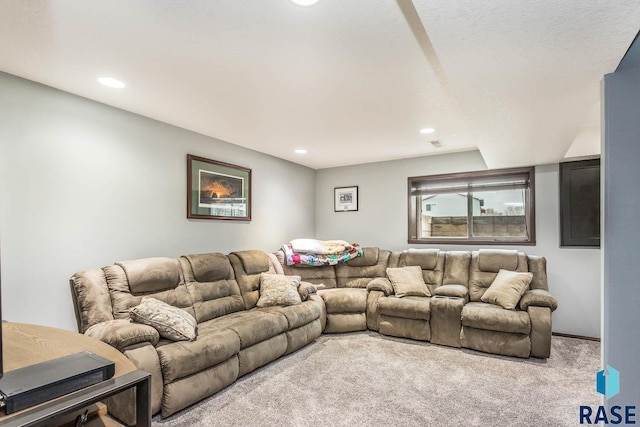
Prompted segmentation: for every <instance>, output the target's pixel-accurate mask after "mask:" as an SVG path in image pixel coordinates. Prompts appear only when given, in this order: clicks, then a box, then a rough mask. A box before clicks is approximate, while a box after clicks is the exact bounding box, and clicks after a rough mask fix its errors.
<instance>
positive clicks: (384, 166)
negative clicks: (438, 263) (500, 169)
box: [316, 151, 600, 337]
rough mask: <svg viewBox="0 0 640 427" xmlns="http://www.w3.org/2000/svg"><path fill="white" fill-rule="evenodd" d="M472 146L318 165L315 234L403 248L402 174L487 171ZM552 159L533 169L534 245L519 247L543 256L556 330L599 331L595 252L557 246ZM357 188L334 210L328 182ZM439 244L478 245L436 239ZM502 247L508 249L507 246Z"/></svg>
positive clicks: (555, 172) (555, 173) (555, 168)
mask: <svg viewBox="0 0 640 427" xmlns="http://www.w3.org/2000/svg"><path fill="white" fill-rule="evenodd" d="M486 168H487V167H486V165H485V163H484V161H483V159H482V156H481V155H480V153H479V152H477V151H471V152H464V153H455V154H445V155H440V156H430V157H421V158H413V159H403V160H395V161H389V162H379V163H370V164H364V165H355V166H348V167H340V168H330V169H322V170H319V171H317V176H316V236H317V237H318V238H320V239H344V240H349V241H352V242H357V243H360V244H361V245H363V246H380V247H383V248H386V249H390V250H402V249H406V248H408V247H429V246H428V245H408V244H407V234H408V223H407V178H408V177H410V176H421V175H434V174H440V173H454V172H466V171H475V170H485V169H486ZM558 179H559V178H558V165H557V164H556V165H543V166H538V167H536V233H537V236H536V241H537V244H536V246H522V247H517V249H519V250H522V251H524V252H526V253H530V254H533V255H542V256H544V257H546V258H547V263H548V265H547V273H548V276H549V288H550V290H551V292H552V293H553V294H554V295H555V296H556V297H557V298H558V301H559V308H558V310H556V312H555V313H554V315H553V330H554V331H555V332H561V333H567V334H575V335H582V336H589V337H599V336H600V250H599V249H568V248H560V231H559V185H558ZM355 185H357V186H358V187H359V210H358V211H357V212H334V211H333V188H334V187H343V186H355ZM437 247H439V248H441V249H443V250H475V249H478V247H477V246H457V245H438V246H437ZM505 248H514V247H507V246H505Z"/></svg>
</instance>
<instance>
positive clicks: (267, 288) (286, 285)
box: [256, 273, 302, 307]
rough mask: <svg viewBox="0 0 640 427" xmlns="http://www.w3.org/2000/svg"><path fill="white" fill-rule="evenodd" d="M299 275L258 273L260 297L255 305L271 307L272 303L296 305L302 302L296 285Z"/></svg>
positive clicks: (298, 284)
mask: <svg viewBox="0 0 640 427" xmlns="http://www.w3.org/2000/svg"><path fill="white" fill-rule="evenodd" d="M299 286H300V276H283V275H280V274H269V273H262V274H260V298H259V299H258V302H257V304H256V306H258V307H271V306H274V305H282V306H287V305H296V304H300V303H302V300H301V299H300V294H299V293H298V287H299Z"/></svg>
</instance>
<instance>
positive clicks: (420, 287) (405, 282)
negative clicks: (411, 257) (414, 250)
mask: <svg viewBox="0 0 640 427" xmlns="http://www.w3.org/2000/svg"><path fill="white" fill-rule="evenodd" d="M387 277H388V278H389V281H390V282H391V285H393V292H394V293H395V294H396V296H397V297H398V298H402V297H405V296H406V297H408V296H416V297H430V296H431V292H429V288H428V287H427V284H426V283H424V278H423V277H422V269H421V268H420V267H418V266H417V265H414V266H411V267H399V268H387Z"/></svg>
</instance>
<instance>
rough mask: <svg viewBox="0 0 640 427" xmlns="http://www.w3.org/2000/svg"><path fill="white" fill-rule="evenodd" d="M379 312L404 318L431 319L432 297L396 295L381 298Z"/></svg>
mask: <svg viewBox="0 0 640 427" xmlns="http://www.w3.org/2000/svg"><path fill="white" fill-rule="evenodd" d="M378 312H379V313H380V314H382V315H385V316H393V317H402V318H404V319H414V320H429V318H430V317H431V298H428V297H403V298H397V297H394V296H391V297H385V298H380V300H379V302H378Z"/></svg>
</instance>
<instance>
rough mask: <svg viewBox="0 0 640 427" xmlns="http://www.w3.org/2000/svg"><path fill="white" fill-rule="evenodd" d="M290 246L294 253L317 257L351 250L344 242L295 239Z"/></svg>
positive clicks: (347, 243) (348, 244)
mask: <svg viewBox="0 0 640 427" xmlns="http://www.w3.org/2000/svg"><path fill="white" fill-rule="evenodd" d="M289 244H290V245H291V248H292V249H293V251H294V252H299V253H311V254H317V255H337V254H341V253H343V252H346V251H348V250H350V249H351V244H350V243H349V242H345V241H344V240H316V239H294V240H292V241H290V242H289Z"/></svg>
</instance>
